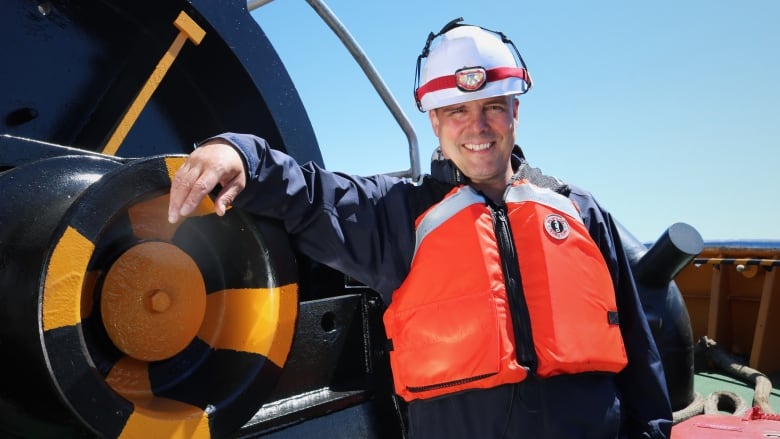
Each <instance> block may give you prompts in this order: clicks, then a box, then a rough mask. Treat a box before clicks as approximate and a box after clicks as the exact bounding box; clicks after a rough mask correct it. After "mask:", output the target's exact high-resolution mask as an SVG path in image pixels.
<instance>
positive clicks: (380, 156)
mask: <svg viewBox="0 0 780 439" xmlns="http://www.w3.org/2000/svg"><path fill="white" fill-rule="evenodd" d="M327 5H328V6H329V8H330V9H331V10H332V11H333V12H334V13H335V14H336V15H337V16H338V17H339V19H340V20H341V22H342V23H343V24H344V25H346V27H347V28H348V29H349V31H350V32H351V34H352V35H353V37H354V38H355V39H356V40H357V41H358V43H359V44H360V45H361V47H362V48H363V50H364V51H365V53H366V55H367V56H368V58H369V59H370V60H371V61H372V63H373V64H374V66H375V67H376V68H377V70H378V71H379V72H380V73H381V75H382V77H383V79H384V81H385V83H386V84H387V86H388V87H389V89H390V91H391V92H392V93H393V94H394V96H395V98H396V100H397V101H398V102H399V104H401V106H402V108H403V110H404V112H405V113H406V115H407V117H408V118H409V120H410V122H411V123H412V125H413V126H414V128H415V131H416V134H417V137H418V141H419V145H420V158H421V163H422V169H423V171H427V170H428V162H429V158H430V154H431V152H432V151H433V148H435V146H436V145H437V141H436V138H435V137H434V136H433V134H432V132H431V129H430V125H429V122H428V118H427V116H426V115H425V114H423V113H420V112H419V111H417V108H416V106H415V104H414V101H413V99H412V88H413V84H414V67H415V61H416V59H417V55H418V54H419V53H420V50H421V49H422V47H423V45H424V43H425V38H426V37H427V35H428V33H429V32H431V31H434V32H436V31H438V30H439V29H440V28H441V27H442V26H443V25H444V24H445V23H446V22H447V21H449V20H451V19H453V18H456V17H464V21H465V22H467V23H472V24H478V25H482V26H484V27H487V28H490V29H495V30H500V31H502V32H504V33H505V34H506V35H507V36H509V37H510V38H511V39H512V40H513V41H514V42H515V44H516V45H517V47H518V48H519V49H520V51H521V53H522V54H523V57H524V58H525V60H526V62H527V64H528V67H529V70H530V72H531V74H532V76H533V79H534V88H533V90H531V92H530V93H528V94H527V95H525V96H523V97H522V98H521V103H520V121H519V124H518V131H517V139H518V143H519V144H520V145H521V146H522V147H523V149H524V151H525V153H526V156H527V157H528V158H529V160H530V162H531V164H532V165H534V166H536V167H539V168H541V169H542V170H544V171H545V172H546V173H548V174H551V175H555V176H557V177H559V178H561V179H563V180H565V181H568V182H571V183H574V184H577V185H579V186H582V187H584V188H586V189H588V190H590V191H591V192H593V193H594V194H595V196H596V198H597V199H598V200H599V202H600V203H601V204H602V205H603V206H604V207H605V208H607V209H608V210H609V211H610V212H612V214H613V215H614V216H615V217H616V218H617V219H618V221H620V222H621V223H622V224H623V225H624V226H625V227H626V228H627V229H628V230H629V231H631V233H632V234H634V235H635V236H636V237H637V238H638V239H640V240H642V241H653V240H655V239H656V238H658V237H659V236H660V235H661V234H662V233H663V232H664V231H665V230H666V228H667V227H668V226H670V225H671V224H673V223H676V222H685V223H688V224H690V225H692V226H693V227H695V228H696V229H697V230H698V231H699V232H700V233H701V235H702V237H703V238H704V239H705V240H721V239H772V240H778V239H780V184H779V183H780V177H779V176H778V174H780V172H779V171H780V121H778V119H779V117H778V116H780V82H779V81H780V25H778V23H780V1H776V0H760V1H750V0H747V1H744V2H734V1H726V0H682V1H680V0H677V1H671V0H659V1H655V2H627V1H617V0H611V1H590V2H586V1H576V0H561V1H554V2H541V1H539V2H526V1H518V0H514V1H509V0H480V1H473V0H472V1H460V0H456V1H453V0H433V1H406V0H398V1H390V2H374V1H365V0H363V1H357V0H329V1H327ZM252 15H253V17H255V19H256V20H257V21H258V23H260V25H261V27H262V28H263V30H264V31H265V33H266V34H267V35H268V37H269V39H270V40H271V42H272V43H273V44H274V45H275V47H276V48H277V51H278V52H279V55H280V57H281V58H282V60H283V61H284V62H285V64H286V66H287V68H288V71H289V73H290V76H291V77H292V79H293V81H294V82H295V84H296V86H297V88H298V91H299V93H300V95H301V98H302V99H303V102H304V105H305V106H306V107H307V111H308V113H309V118H310V119H311V121H312V123H313V125H314V129H315V132H316V133H317V137H318V141H319V143H320V146H321V149H322V151H323V156H324V160H325V165H326V167H328V168H329V169H333V170H339V171H346V172H349V173H353V174H362V175H367V174H375V173H381V172H391V171H399V170H402V169H406V168H408V167H409V159H408V154H407V141H406V138H405V136H404V134H403V132H402V130H401V129H400V127H399V126H398V125H397V123H396V122H395V120H394V119H393V117H392V116H391V115H390V113H389V111H388V110H387V109H386V107H385V106H384V104H383V103H382V101H381V99H380V98H379V96H378V95H377V94H376V92H374V90H373V89H372V87H371V85H370V83H369V82H368V80H367V79H365V77H363V75H362V72H361V71H360V69H359V68H358V66H357V64H356V62H355V61H354V60H352V58H351V57H350V55H349V53H348V52H347V50H346V49H345V48H344V47H343V46H342V45H341V43H340V42H339V41H338V40H337V38H336V37H335V36H334V35H333V34H332V32H331V31H330V29H329V28H327V26H326V25H325V24H324V23H322V22H321V21H320V19H319V17H318V16H317V14H316V12H315V11H314V10H313V9H312V8H311V7H310V6H309V4H308V3H307V2H305V1H303V0H298V1H292V0H275V1H273V2H271V3H269V4H267V5H265V6H262V7H260V8H258V9H256V10H254V11H253V12H252Z"/></svg>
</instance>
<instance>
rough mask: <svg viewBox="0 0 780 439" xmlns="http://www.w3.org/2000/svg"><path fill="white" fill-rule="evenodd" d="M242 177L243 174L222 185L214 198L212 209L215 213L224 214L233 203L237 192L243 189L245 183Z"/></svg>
mask: <svg viewBox="0 0 780 439" xmlns="http://www.w3.org/2000/svg"><path fill="white" fill-rule="evenodd" d="M242 177H243V174H242V175H240V176H237V177H236V178H234V179H233V180H231V181H230V182H229V183H228V184H227V185H224V186H223V188H222V190H221V191H220V192H219V194H218V195H217V198H216V200H214V210H215V211H216V212H217V215H219V216H222V215H224V214H225V212H227V210H228V209H229V208H230V206H232V205H233V202H234V201H235V200H236V197H237V196H238V194H239V193H240V192H241V191H242V190H243V189H244V186H245V184H244V181H243V178H242Z"/></svg>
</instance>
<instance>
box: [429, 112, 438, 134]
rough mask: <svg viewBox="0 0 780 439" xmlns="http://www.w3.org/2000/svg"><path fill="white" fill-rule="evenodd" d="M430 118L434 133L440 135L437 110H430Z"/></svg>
mask: <svg viewBox="0 0 780 439" xmlns="http://www.w3.org/2000/svg"><path fill="white" fill-rule="evenodd" d="M428 119H430V120H431V128H433V134H434V135H435V136H436V137H439V116H438V115H437V114H436V110H428Z"/></svg>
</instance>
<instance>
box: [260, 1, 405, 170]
mask: <svg viewBox="0 0 780 439" xmlns="http://www.w3.org/2000/svg"><path fill="white" fill-rule="evenodd" d="M272 1H273V0H248V1H247V8H248V9H249V10H250V11H252V10H254V9H257V8H259V7H261V6H263V5H266V4H268V3H271V2H272ZM306 2H307V3H309V5H310V6H311V7H312V8H313V9H314V10H315V11H316V12H317V14H318V15H319V16H320V17H321V18H322V20H323V21H324V22H325V23H326V24H327V25H328V27H330V28H331V30H333V32H334V33H335V34H336V36H337V37H338V39H339V40H340V41H341V43H342V44H344V46H345V47H346V48H347V50H348V51H349V53H350V54H351V55H352V57H353V58H354V59H355V61H356V62H357V63H358V65H359V66H360V68H361V69H363V72H364V73H365V74H366V76H367V77H368V80H369V81H370V82H371V84H372V85H373V86H374V89H375V90H376V91H377V93H378V94H379V97H381V98H382V101H383V102H384V103H385V106H387V108H388V109H389V110H390V113H391V114H392V115H393V117H394V118H395V120H396V122H398V124H399V125H400V126H401V129H402V130H403V132H404V134H405V135H406V139H407V141H408V143H409V162H410V167H409V169H407V170H404V171H397V172H390V173H388V174H389V175H395V176H399V177H411V178H414V179H416V178H418V177H419V176H420V153H419V144H418V142H417V134H416V133H415V131H414V127H413V126H412V124H411V122H410V121H409V118H408V117H407V116H406V113H404V111H403V109H401V106H400V105H398V101H396V99H395V97H394V96H393V95H392V93H391V92H390V89H389V88H388V87H387V85H386V84H385V82H384V80H383V79H382V76H381V75H380V74H379V72H378V71H377V70H376V68H375V67H374V64H373V63H372V62H371V60H369V59H368V57H367V56H366V54H365V52H364V51H363V49H362V48H361V47H360V45H359V44H358V43H357V41H355V39H354V38H353V37H352V35H351V34H350V33H349V31H348V30H347V28H346V27H345V26H344V25H343V24H342V23H341V21H340V20H339V19H338V17H336V15H335V14H334V13H333V11H331V10H330V8H328V6H327V5H326V4H325V2H323V1H321V0H306Z"/></svg>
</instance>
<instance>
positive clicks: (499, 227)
mask: <svg viewBox="0 0 780 439" xmlns="http://www.w3.org/2000/svg"><path fill="white" fill-rule="evenodd" d="M488 207H489V208H490V211H491V214H492V215H493V227H494V230H495V232H496V242H497V243H498V254H499V257H500V258H501V268H502V270H503V272H504V284H505V285H506V295H507V298H508V299H509V307H510V310H511V315H512V326H513V327H514V329H515V349H516V350H517V361H518V363H520V364H521V365H522V366H525V367H527V368H528V369H529V372H530V373H535V372H536V366H537V364H538V358H537V357H536V350H535V349H534V339H533V334H532V332H531V315H530V314H529V312H528V303H527V302H526V301H525V294H524V293H523V279H522V277H521V275H520V262H519V260H518V258H517V249H516V248H515V241H514V239H513V238H512V229H511V228H510V227H509V220H508V219H507V217H506V206H504V205H501V206H499V205H496V204H495V203H492V202H490V201H488Z"/></svg>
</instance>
